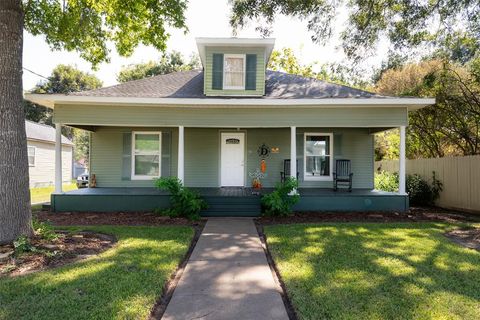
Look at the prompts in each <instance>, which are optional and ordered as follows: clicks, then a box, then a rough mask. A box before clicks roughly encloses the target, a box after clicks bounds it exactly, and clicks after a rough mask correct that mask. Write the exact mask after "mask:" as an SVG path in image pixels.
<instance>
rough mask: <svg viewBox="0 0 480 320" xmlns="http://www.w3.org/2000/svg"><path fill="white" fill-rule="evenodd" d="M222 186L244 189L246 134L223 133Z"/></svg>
mask: <svg viewBox="0 0 480 320" xmlns="http://www.w3.org/2000/svg"><path fill="white" fill-rule="evenodd" d="M221 139H222V141H221V155H220V158H221V164H220V165H221V169H220V174H221V182H220V183H221V185H222V187H243V186H244V183H245V181H244V178H245V170H244V168H245V149H244V148H245V133H243V132H222V133H221Z"/></svg>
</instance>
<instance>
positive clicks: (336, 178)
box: [333, 160, 353, 192]
mask: <svg viewBox="0 0 480 320" xmlns="http://www.w3.org/2000/svg"><path fill="white" fill-rule="evenodd" d="M352 178H353V173H352V166H351V163H350V160H337V161H336V167H335V172H334V173H333V191H337V190H338V185H339V184H343V185H348V191H349V192H352Z"/></svg>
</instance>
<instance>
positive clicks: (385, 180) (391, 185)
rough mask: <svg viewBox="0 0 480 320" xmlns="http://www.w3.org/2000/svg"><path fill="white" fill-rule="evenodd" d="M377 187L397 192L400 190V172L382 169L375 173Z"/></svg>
mask: <svg viewBox="0 0 480 320" xmlns="http://www.w3.org/2000/svg"><path fill="white" fill-rule="evenodd" d="M374 181H375V182H374V183H375V189H377V190H382V191H387V192H397V191H398V173H396V172H394V173H391V172H388V171H381V172H378V173H375V180H374Z"/></svg>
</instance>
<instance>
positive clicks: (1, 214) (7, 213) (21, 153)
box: [0, 0, 32, 243]
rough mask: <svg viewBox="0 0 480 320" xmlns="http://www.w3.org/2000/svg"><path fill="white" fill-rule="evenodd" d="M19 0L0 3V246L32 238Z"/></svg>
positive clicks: (4, 0) (20, 7)
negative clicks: (23, 103)
mask: <svg viewBox="0 0 480 320" xmlns="http://www.w3.org/2000/svg"><path fill="white" fill-rule="evenodd" d="M22 48H23V12H22V5H21V0H1V1H0V243H5V242H10V241H12V240H14V239H16V238H17V237H18V236H20V235H27V236H30V235H31V234H32V214H31V209H30V191H29V187H28V159H27V141H26V134H25V116H24V110H23V106H22V99H23V92H22Z"/></svg>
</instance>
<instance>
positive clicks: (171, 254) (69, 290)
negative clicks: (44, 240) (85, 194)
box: [0, 226, 194, 320]
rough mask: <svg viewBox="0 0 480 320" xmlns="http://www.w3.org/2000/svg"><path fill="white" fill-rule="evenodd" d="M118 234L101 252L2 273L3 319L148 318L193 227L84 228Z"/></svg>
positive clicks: (0, 307) (0, 305)
mask: <svg viewBox="0 0 480 320" xmlns="http://www.w3.org/2000/svg"><path fill="white" fill-rule="evenodd" d="M81 229H82V230H83V229H88V230H95V231H99V232H105V233H110V234H114V235H116V236H117V238H118V239H119V242H118V244H117V246H116V247H114V248H112V249H110V250H108V251H105V252H104V253H102V254H101V255H99V256H98V257H93V258H90V259H88V260H85V261H82V262H78V263H75V264H72V265H68V266H64V267H61V268H57V269H52V270H49V271H44V272H39V273H35V274H31V275H27V276H22V277H18V278H13V279H12V278H0V319H36V320H38V319H69V320H71V319H146V318H147V316H148V314H149V312H150V310H151V308H152V306H153V305H154V303H155V301H156V300H157V299H158V298H159V296H160V295H161V293H162V287H163V285H164V284H165V282H166V281H167V280H168V279H169V277H170V275H171V274H172V273H173V272H174V271H175V269H176V267H177V265H178V263H179V262H180V261H181V259H182V258H183V257H184V255H185V253H186V252H187V250H188V247H189V245H190V241H191V239H192V237H193V234H194V231H193V229H192V228H190V227H182V226H172V227H113V226H99V227H90V226H89V227H85V228H81Z"/></svg>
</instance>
